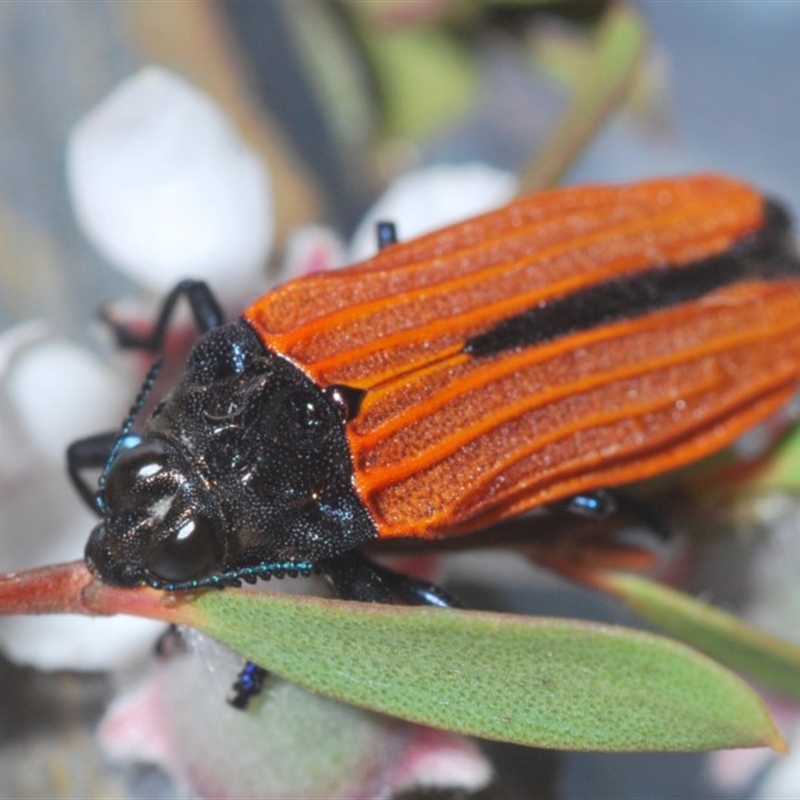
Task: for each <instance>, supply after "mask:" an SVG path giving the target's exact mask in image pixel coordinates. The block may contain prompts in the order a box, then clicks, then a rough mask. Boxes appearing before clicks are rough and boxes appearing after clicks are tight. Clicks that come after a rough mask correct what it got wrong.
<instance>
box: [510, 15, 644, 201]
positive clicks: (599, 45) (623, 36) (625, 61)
mask: <svg viewBox="0 0 800 800" xmlns="http://www.w3.org/2000/svg"><path fill="white" fill-rule="evenodd" d="M646 40H647V35H646V30H645V27H644V25H643V23H642V22H641V20H640V19H639V17H638V16H637V15H636V14H635V13H634V12H633V11H632V10H631V9H630V8H629V7H627V6H624V5H617V4H615V5H612V6H610V7H609V9H608V11H607V12H606V14H605V15H604V17H603V20H602V22H601V24H600V26H599V28H598V30H597V32H596V44H595V47H594V48H593V50H592V52H591V53H590V54H589V56H588V57H587V58H586V60H585V62H584V64H583V66H582V69H581V74H580V78H579V80H578V83H577V85H576V87H575V90H574V92H573V94H572V97H571V98H570V102H569V105H568V107H567V110H566V111H565V112H564V114H563V116H562V118H561V120H560V121H559V123H558V124H557V125H556V126H555V128H554V129H553V131H552V133H551V134H550V136H549V138H548V140H547V142H546V143H545V145H544V146H543V147H542V148H541V149H540V150H539V152H538V153H537V155H536V157H535V158H534V160H533V162H532V163H531V164H530V166H529V167H528V168H527V169H526V170H525V171H524V173H523V176H522V180H521V188H522V190H523V191H525V192H533V191H539V190H541V189H545V188H547V187H549V186H553V185H554V184H556V183H558V181H559V180H560V178H561V177H562V176H563V174H564V173H565V172H566V171H567V170H568V169H569V167H570V166H571V164H572V163H573V161H574V160H575V159H576V158H577V157H578V156H579V155H580V153H581V151H582V150H583V149H584V148H585V147H586V145H587V144H588V143H589V142H590V141H591V139H592V138H593V137H594V135H595V134H596V133H597V131H598V130H600V128H601V127H602V126H603V125H604V124H605V123H606V122H607V121H608V119H609V117H610V116H611V115H612V114H613V113H614V112H615V111H616V110H617V109H618V108H619V106H620V105H621V104H622V102H624V100H625V98H626V96H627V93H628V90H629V89H630V87H631V83H632V81H633V78H634V76H635V72H636V69H637V67H638V66H639V63H640V61H641V56H642V54H643V52H644V47H645V44H646Z"/></svg>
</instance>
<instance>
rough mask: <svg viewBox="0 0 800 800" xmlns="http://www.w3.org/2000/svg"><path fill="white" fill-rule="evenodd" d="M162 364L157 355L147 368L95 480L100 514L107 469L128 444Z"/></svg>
mask: <svg viewBox="0 0 800 800" xmlns="http://www.w3.org/2000/svg"><path fill="white" fill-rule="evenodd" d="M163 364H164V358H163V356H158V358H156V360H155V361H153V363H152V364H151V366H150V369H149V370H147V375H145V376H144V380H143V381H142V386H141V388H140V389H139V394H137V395H136V400H134V402H133V405H132V406H131V408H130V411H128V416H127V417H125V420H124V421H123V423H122V427H121V428H120V431H119V433H118V434H117V438H116V439H115V440H114V446H113V447H112V448H111V452H110V453H109V454H108V458H107V459H106V463H105V465H104V466H103V471H102V472H101V473H100V479H99V480H98V481H97V495H96V496H95V502H96V504H97V509H98V511H99V512H100V513H101V514H103V513H105V507H106V502H105V489H106V481H107V480H108V471H109V469H111V465H112V464H113V463H114V459H115V458H116V457H117V456H118V455H119V451H120V450H122V449H123V448H124V447H126V446H130V445H129V444H127V443H126V442H127V440H128V437H129V436H130V432H131V429H132V428H133V424H134V422H136V417H138V416H139V412H140V411H141V410H142V408H144V404H145V403H146V402H147V398H148V397H149V396H150V392H151V391H152V390H153V385H154V384H155V382H156V378H157V377H158V373H159V372H160V371H161V367H162V365H163ZM137 438H138V437H137Z"/></svg>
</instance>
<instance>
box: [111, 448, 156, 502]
mask: <svg viewBox="0 0 800 800" xmlns="http://www.w3.org/2000/svg"><path fill="white" fill-rule="evenodd" d="M167 458H168V453H167V446H166V444H165V443H164V442H162V441H160V440H159V439H154V440H153V441H149V442H144V443H142V444H137V445H136V446H134V447H131V448H128V449H127V450H122V451H120V453H119V455H117V457H116V458H115V459H114V461H113V463H112V464H111V467H110V468H109V470H108V476H107V477H106V485H105V489H104V493H105V501H106V505H107V506H109V507H110V508H117V507H119V506H120V505H124V503H125V498H126V494H127V493H128V492H129V491H130V490H131V488H132V487H133V486H134V484H136V483H139V482H141V481H143V480H146V479H147V478H150V477H152V476H153V475H155V474H156V473H158V472H161V470H163V469H164V468H165V467H166V466H167Z"/></svg>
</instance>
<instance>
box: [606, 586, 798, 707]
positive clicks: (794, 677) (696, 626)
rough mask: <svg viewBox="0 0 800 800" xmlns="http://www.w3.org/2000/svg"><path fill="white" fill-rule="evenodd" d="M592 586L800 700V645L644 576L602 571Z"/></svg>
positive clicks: (682, 639) (750, 674)
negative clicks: (760, 629)
mask: <svg viewBox="0 0 800 800" xmlns="http://www.w3.org/2000/svg"><path fill="white" fill-rule="evenodd" d="M591 585H592V586H594V587H595V588H602V589H604V590H605V591H608V592H611V593H612V594H614V595H615V596H617V597H619V598H620V599H621V600H623V601H624V602H625V603H626V605H628V606H629V607H630V608H631V609H632V610H633V611H635V612H636V613H637V614H639V616H641V617H642V618H643V619H646V620H647V621H648V622H652V623H654V624H656V625H658V626H659V627H660V628H662V629H663V630H665V631H667V632H668V633H670V634H671V635H672V636H675V637H677V638H678V639H680V640H681V641H682V642H686V643H687V644H690V645H692V646H693V647H696V648H697V649H698V650H701V651H702V652H704V653H707V654H708V655H710V656H711V657H712V658H715V659H718V660H719V661H721V662H722V663H724V664H727V665H728V666H730V667H732V668H733V669H736V670H739V671H740V672H743V673H745V674H746V675H748V676H750V677H751V678H754V679H755V680H758V681H760V682H761V683H763V684H764V685H766V686H769V687H770V688H772V689H775V690H777V691H779V692H782V693H783V694H786V695H788V696H790V697H793V698H795V699H798V700H800V647H798V646H796V645H793V644H790V643H789V642H787V641H785V640H784V639H780V638H778V637H777V636H771V635H769V634H767V633H764V632H762V631H759V630H757V629H756V628H753V627H752V626H750V625H748V624H747V623H745V622H743V621H742V620H740V619H739V618H738V617H735V616H733V615H732V614H728V613H726V612H725V611H722V610H720V609H718V608H714V607H712V606H709V605H707V604H706V603H702V602H700V601H698V600H695V599H693V598H691V597H689V596H688V595H685V594H683V593H682V592H677V591H675V590H674V589H669V588H667V587H666V586H663V585H661V584H659V583H656V582H654V581H650V580H647V579H646V578H642V577H640V576H638V575H630V574H626V573H622V572H608V573H602V575H600V576H599V577H598V578H597V579H595V580H592V581H591Z"/></svg>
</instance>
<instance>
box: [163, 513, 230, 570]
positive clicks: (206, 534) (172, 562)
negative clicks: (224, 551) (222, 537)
mask: <svg viewBox="0 0 800 800" xmlns="http://www.w3.org/2000/svg"><path fill="white" fill-rule="evenodd" d="M216 566H217V547H216V541H215V537H214V526H213V525H212V524H211V522H210V521H209V520H208V519H206V518H205V517H201V516H197V517H194V518H193V519H190V520H189V521H188V522H185V523H184V524H183V525H181V527H180V528H178V530H177V531H176V532H175V533H173V534H172V535H171V536H170V538H169V539H167V540H166V541H164V542H161V543H160V544H158V545H157V546H156V548H155V549H154V551H153V552H152V553H151V554H150V555H149V556H148V558H147V568H148V569H149V570H150V572H151V573H152V574H153V575H155V577H156V578H160V579H161V580H164V581H169V582H170V583H182V582H183V581H189V580H192V579H193V578H198V577H200V576H202V575H206V574H208V573H210V572H213V571H214V568H215V567H216Z"/></svg>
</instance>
